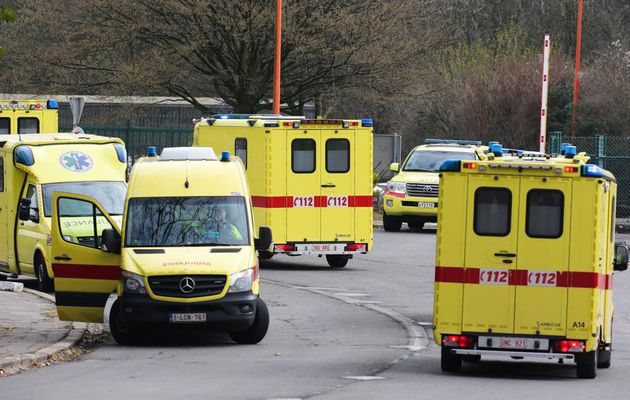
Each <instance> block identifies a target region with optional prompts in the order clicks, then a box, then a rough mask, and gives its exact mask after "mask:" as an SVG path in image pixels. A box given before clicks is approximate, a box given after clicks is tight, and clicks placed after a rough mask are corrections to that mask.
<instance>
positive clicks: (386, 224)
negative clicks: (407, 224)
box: [383, 212, 402, 232]
mask: <svg viewBox="0 0 630 400" xmlns="http://www.w3.org/2000/svg"><path fill="white" fill-rule="evenodd" d="M401 226H402V218H400V217H392V216H389V215H387V214H386V213H385V212H383V229H385V230H386V231H388V232H398V231H399V230H400V227H401Z"/></svg>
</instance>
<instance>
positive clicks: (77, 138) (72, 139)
mask: <svg viewBox="0 0 630 400" xmlns="http://www.w3.org/2000/svg"><path fill="white" fill-rule="evenodd" d="M87 141H89V142H92V143H111V142H119V143H122V140H121V139H119V138H115V137H106V136H99V135H88V134H80V135H77V134H75V133H30V134H20V135H0V147H3V148H14V147H16V146H19V145H21V144H32V145H39V144H53V143H54V144H57V143H58V144H70V143H85V142H87Z"/></svg>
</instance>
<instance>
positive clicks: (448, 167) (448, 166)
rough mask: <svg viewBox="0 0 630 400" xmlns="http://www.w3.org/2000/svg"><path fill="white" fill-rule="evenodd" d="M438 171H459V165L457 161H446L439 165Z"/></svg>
mask: <svg viewBox="0 0 630 400" xmlns="http://www.w3.org/2000/svg"><path fill="white" fill-rule="evenodd" d="M440 171H454V172H459V171H461V163H460V162H459V160H446V161H444V162H443V163H442V165H440Z"/></svg>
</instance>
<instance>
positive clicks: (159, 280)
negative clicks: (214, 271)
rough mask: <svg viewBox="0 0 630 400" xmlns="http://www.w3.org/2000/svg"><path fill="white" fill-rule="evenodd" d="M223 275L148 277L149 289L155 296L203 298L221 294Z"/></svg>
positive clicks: (223, 282) (223, 284)
mask: <svg viewBox="0 0 630 400" xmlns="http://www.w3.org/2000/svg"><path fill="white" fill-rule="evenodd" d="M226 281H227V276H225V275H161V276H150V277H149V287H150V288H151V291H152V292H153V293H154V294H155V295H157V296H165V297H187V298H190V297H203V296H213V295H217V294H219V293H221V292H222V291H223V288H224V287H225V282H226Z"/></svg>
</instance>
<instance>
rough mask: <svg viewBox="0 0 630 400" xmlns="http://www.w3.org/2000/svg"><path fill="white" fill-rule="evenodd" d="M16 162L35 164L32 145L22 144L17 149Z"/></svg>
mask: <svg viewBox="0 0 630 400" xmlns="http://www.w3.org/2000/svg"><path fill="white" fill-rule="evenodd" d="M15 162H16V163H18V164H22V165H26V166H27V167H30V166H31V165H33V164H35V156H33V149H31V147H30V146H20V147H18V148H17V149H15Z"/></svg>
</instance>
